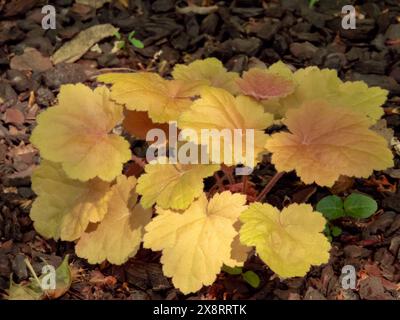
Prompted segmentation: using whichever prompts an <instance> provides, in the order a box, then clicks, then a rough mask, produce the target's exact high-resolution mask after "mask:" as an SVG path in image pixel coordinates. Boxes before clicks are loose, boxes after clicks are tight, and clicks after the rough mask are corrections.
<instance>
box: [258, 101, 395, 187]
mask: <svg viewBox="0 0 400 320" xmlns="http://www.w3.org/2000/svg"><path fill="white" fill-rule="evenodd" d="M283 122H284V124H285V125H286V126H287V127H288V129H289V131H290V133H288V132H280V133H276V134H274V135H272V137H271V139H269V140H268V142H267V144H266V148H267V150H268V151H270V152H272V163H273V164H274V165H275V167H276V168H277V170H278V171H291V170H296V172H297V175H298V176H299V177H300V178H301V179H302V180H303V181H304V182H305V183H307V184H310V183H313V182H316V183H317V184H319V185H321V186H329V187H330V186H332V185H333V184H334V182H335V181H336V180H337V179H338V178H339V176H340V175H346V176H354V177H359V178H367V177H369V176H370V175H371V173H372V171H373V170H384V169H387V168H388V167H391V166H393V160H392V158H393V156H392V153H391V151H390V150H389V149H388V147H387V142H386V141H385V139H384V138H383V137H381V136H380V135H378V134H377V133H375V132H373V131H372V130H370V129H369V121H368V119H367V118H366V117H362V116H360V115H359V114H357V113H353V112H351V111H349V110H347V109H343V108H338V107H332V106H330V105H328V104H327V103H326V102H324V101H315V102H312V103H308V104H305V105H304V106H302V107H301V108H299V109H294V110H289V111H288V113H287V119H286V120H284V121H283Z"/></svg>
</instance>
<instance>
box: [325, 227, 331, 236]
mask: <svg viewBox="0 0 400 320" xmlns="http://www.w3.org/2000/svg"><path fill="white" fill-rule="evenodd" d="M324 234H325V235H326V236H327V237H328V236H330V235H331V228H329V225H328V224H326V225H325V228H324Z"/></svg>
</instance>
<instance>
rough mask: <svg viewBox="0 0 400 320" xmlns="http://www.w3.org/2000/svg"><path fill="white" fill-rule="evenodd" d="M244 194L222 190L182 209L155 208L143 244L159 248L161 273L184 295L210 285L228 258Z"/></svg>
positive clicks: (244, 200)
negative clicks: (170, 278) (155, 214)
mask: <svg viewBox="0 0 400 320" xmlns="http://www.w3.org/2000/svg"><path fill="white" fill-rule="evenodd" d="M245 203H246V196H245V195H241V194H232V193H231V192H229V191H225V192H223V193H220V194H216V195H214V197H213V198H212V199H211V200H210V201H207V199H206V196H205V195H204V194H203V195H201V196H200V197H199V198H198V199H197V200H195V201H194V202H193V203H192V204H191V205H190V207H189V208H187V209H186V210H185V211H184V212H182V213H181V212H175V211H172V210H163V209H161V208H159V207H157V208H156V210H157V213H158V214H159V215H158V216H157V217H156V218H154V219H153V220H152V221H151V222H150V223H149V224H148V225H147V226H146V234H145V236H144V247H145V248H151V249H152V250H162V257H161V263H162V264H163V271H164V274H165V275H166V276H168V277H172V282H173V283H174V286H175V287H177V288H179V289H180V290H181V291H182V292H183V293H185V294H187V293H190V292H195V291H197V290H199V289H200V288H201V287H202V286H203V285H210V284H212V283H213V282H214V281H215V279H216V277H217V274H218V273H219V272H220V270H221V267H222V265H223V264H224V263H225V262H226V261H229V260H230V258H231V243H232V241H233V239H234V238H235V236H236V235H237V231H236V230H235V228H234V223H235V222H236V221H237V219H238V217H239V215H240V213H241V212H242V211H243V210H245V209H246V207H247V206H246V205H245Z"/></svg>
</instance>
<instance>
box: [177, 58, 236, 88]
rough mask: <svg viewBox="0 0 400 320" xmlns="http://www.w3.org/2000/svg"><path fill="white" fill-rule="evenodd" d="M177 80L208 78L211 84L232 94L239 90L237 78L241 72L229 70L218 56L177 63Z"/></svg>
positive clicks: (189, 80) (207, 80) (208, 82)
mask: <svg viewBox="0 0 400 320" xmlns="http://www.w3.org/2000/svg"><path fill="white" fill-rule="evenodd" d="M172 76H173V77H174V79H176V80H183V81H188V82H192V81H195V80H206V83H207V84H208V85H209V86H212V87H216V88H222V89H225V90H227V91H229V92H230V93H232V94H236V93H237V92H238V87H237V84H236V82H235V81H236V80H237V79H239V74H238V73H236V72H228V71H227V70H226V69H225V68H224V66H223V64H222V62H221V61H219V60H218V59H216V58H207V59H204V60H196V61H194V62H192V63H190V64H189V65H187V66H186V65H184V64H177V65H176V66H175V67H174V70H173V71H172Z"/></svg>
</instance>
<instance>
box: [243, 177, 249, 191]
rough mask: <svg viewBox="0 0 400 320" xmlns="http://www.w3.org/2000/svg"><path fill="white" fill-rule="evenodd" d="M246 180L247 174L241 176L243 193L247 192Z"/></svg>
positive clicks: (247, 178)
mask: <svg viewBox="0 0 400 320" xmlns="http://www.w3.org/2000/svg"><path fill="white" fill-rule="evenodd" d="M248 180H249V177H248V176H247V175H244V176H243V180H242V183H243V189H242V190H243V193H244V194H247V185H248V183H247V182H248Z"/></svg>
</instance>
